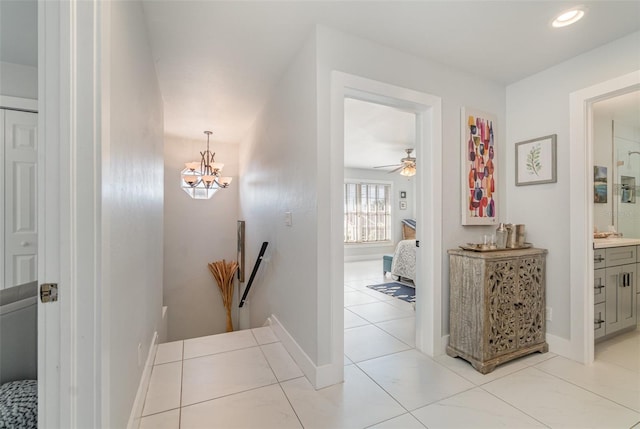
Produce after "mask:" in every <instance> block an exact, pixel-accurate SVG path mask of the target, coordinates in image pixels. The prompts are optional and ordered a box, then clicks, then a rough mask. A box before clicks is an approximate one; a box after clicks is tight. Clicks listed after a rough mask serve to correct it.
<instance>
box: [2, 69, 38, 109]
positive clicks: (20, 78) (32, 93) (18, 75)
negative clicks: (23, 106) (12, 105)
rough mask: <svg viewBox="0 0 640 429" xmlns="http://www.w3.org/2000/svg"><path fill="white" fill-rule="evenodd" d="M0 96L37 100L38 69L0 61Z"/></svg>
mask: <svg viewBox="0 0 640 429" xmlns="http://www.w3.org/2000/svg"><path fill="white" fill-rule="evenodd" d="M0 95H8V96H11V97H20V98H30V99H33V100H36V99H37V98H38V68H37V67H32V66H26V65H22V64H13V63H7V62H4V61H0Z"/></svg>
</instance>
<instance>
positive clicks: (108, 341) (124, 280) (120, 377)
mask: <svg viewBox="0 0 640 429" xmlns="http://www.w3.org/2000/svg"><path fill="white" fill-rule="evenodd" d="M110 6H111V9H110V10H111V12H110V20H109V24H107V26H108V30H106V34H107V35H108V36H107V37H108V41H107V42H106V44H105V46H110V48H107V49H106V52H105V55H106V56H107V57H106V58H105V59H104V61H106V64H107V65H105V67H108V68H107V69H106V70H105V73H106V76H105V79H106V81H107V82H109V83H108V84H106V85H107V86H106V88H105V89H104V91H105V92H104V93H103V94H102V98H103V99H104V100H107V101H106V102H107V106H108V109H107V110H108V112H107V115H108V116H107V119H106V120H105V122H104V124H105V126H106V127H107V128H108V131H107V134H108V136H109V137H108V138H107V139H105V140H103V142H102V159H103V166H102V250H101V253H102V258H103V260H102V288H103V289H104V290H105V291H104V296H103V306H102V311H103V315H102V317H103V320H104V322H103V326H102V328H103V332H104V333H105V338H104V339H103V341H104V343H103V344H102V348H101V350H102V352H101V356H102V358H101V359H102V362H103V365H105V370H106V372H103V374H105V377H107V378H108V379H106V380H103V387H102V389H103V392H104V395H105V399H104V400H103V404H108V405H107V408H106V409H104V408H103V410H102V412H103V415H104V418H105V421H106V422H108V426H109V427H118V428H124V427H127V422H128V419H129V416H130V414H131V410H132V406H133V403H134V399H135V396H136V393H137V390H138V385H139V383H140V379H141V376H142V373H143V370H144V363H145V361H146V357H147V355H148V353H149V349H150V346H151V342H152V340H153V338H154V333H155V332H156V331H158V329H159V328H160V322H161V312H162V240H163V239H162V233H163V232H162V216H163V213H162V205H163V183H164V182H163V159H162V158H163V149H162V148H163V105H162V97H161V94H160V89H159V86H158V81H157V79H156V73H155V69H154V61H153V58H152V56H151V48H150V45H149V41H148V37H147V32H146V22H145V17H144V15H143V10H142V5H141V4H140V3H139V2H113V3H112V4H111V5H110ZM105 297H106V298H105ZM139 347H140V349H141V350H140V352H139V351H138V349H139ZM139 353H140V354H141V359H142V362H139V360H140V357H139Z"/></svg>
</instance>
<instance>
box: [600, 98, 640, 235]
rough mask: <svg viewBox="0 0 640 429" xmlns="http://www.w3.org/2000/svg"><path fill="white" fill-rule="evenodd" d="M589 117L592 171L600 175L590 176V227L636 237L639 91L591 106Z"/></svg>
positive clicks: (639, 230) (639, 229)
mask: <svg viewBox="0 0 640 429" xmlns="http://www.w3.org/2000/svg"><path fill="white" fill-rule="evenodd" d="M593 118H594V128H593V132H594V147H593V161H594V171H596V170H597V171H599V173H600V176H601V177H598V178H597V179H596V178H595V177H594V186H595V187H598V198H597V199H596V198H594V211H593V223H594V225H593V226H594V228H595V229H597V230H598V231H609V230H610V226H613V228H615V230H616V231H617V232H619V233H621V234H622V235H623V237H625V238H640V203H637V195H638V191H639V185H640V91H635V92H631V93H627V94H623V95H620V96H617V97H613V98H610V99H607V100H603V101H600V102H597V103H595V104H594V105H593ZM595 167H599V168H597V169H596V168H595ZM605 171H606V173H603V172H605ZM604 174H606V177H602V176H604ZM603 194H604V198H603ZM594 195H595V189H594Z"/></svg>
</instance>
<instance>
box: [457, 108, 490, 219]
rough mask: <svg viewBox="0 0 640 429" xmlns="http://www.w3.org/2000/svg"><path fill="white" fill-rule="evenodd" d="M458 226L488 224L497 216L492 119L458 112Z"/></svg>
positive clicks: (467, 110) (478, 114)
mask: <svg viewBox="0 0 640 429" xmlns="http://www.w3.org/2000/svg"><path fill="white" fill-rule="evenodd" d="M462 123H463V126H462V128H463V130H464V132H463V133H462V153H463V163H462V224H463V225H492V224H495V223H496V221H497V219H498V217H497V208H498V203H497V201H496V197H497V195H496V190H497V189H498V179H497V177H496V173H497V169H498V166H497V141H496V128H497V126H496V119H495V117H494V116H493V115H491V114H489V113H484V112H479V111H475V110H472V109H462Z"/></svg>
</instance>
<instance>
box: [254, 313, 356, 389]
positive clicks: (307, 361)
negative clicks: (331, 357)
mask: <svg viewBox="0 0 640 429" xmlns="http://www.w3.org/2000/svg"><path fill="white" fill-rule="evenodd" d="M265 325H268V326H270V327H271V329H272V330H273V333H274V334H275V335H276V337H278V339H279V340H280V342H281V343H282V345H283V346H284V348H285V349H286V350H287V352H289V354H290V355H291V357H292V358H293V360H294V361H295V362H296V364H297V365H298V367H300V369H301V370H302V372H303V373H304V375H305V376H306V377H307V379H308V380H309V382H310V383H311V385H313V387H314V388H316V389H321V388H323V387H327V386H331V385H332V384H336V381H335V380H336V379H342V378H343V374H344V357H343V358H342V367H341V370H339V371H338V373H336V369H335V367H334V366H333V365H321V366H317V365H316V364H314V363H313V360H311V358H310V357H309V356H308V355H307V354H306V353H305V352H304V350H303V349H302V347H300V346H299V345H298V343H297V342H296V340H295V339H294V338H293V336H292V335H291V334H290V333H289V331H287V329H286V328H285V327H284V325H282V323H280V321H279V320H278V318H277V317H276V316H275V315H273V314H272V315H271V317H269V319H268V320H267V323H265Z"/></svg>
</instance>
